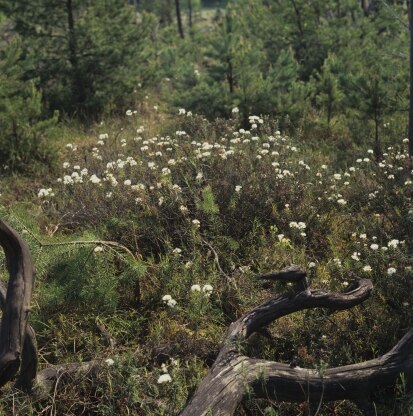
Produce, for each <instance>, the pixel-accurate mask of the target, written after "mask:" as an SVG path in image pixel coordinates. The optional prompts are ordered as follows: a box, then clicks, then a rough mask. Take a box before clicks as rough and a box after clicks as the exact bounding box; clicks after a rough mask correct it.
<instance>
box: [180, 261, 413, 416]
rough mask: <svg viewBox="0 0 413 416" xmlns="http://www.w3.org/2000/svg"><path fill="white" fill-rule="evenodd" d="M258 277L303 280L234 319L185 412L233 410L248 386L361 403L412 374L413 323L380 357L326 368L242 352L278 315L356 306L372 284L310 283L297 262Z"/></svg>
mask: <svg viewBox="0 0 413 416" xmlns="http://www.w3.org/2000/svg"><path fill="white" fill-rule="evenodd" d="M259 277H260V278H265V279H271V280H281V281H293V282H296V283H297V284H298V283H300V281H301V286H300V285H297V286H296V290H295V291H294V292H293V293H290V294H286V295H282V296H279V297H276V298H274V299H271V300H269V301H268V302H266V303H264V304H262V305H260V306H258V307H257V308H255V309H253V310H252V311H251V312H248V313H247V314H245V315H244V316H242V317H241V318H240V319H238V320H237V321H236V322H233V323H232V324H231V325H230V327H229V330H228V333H227V336H226V339H225V341H224V343H223V346H222V349H221V351H220V353H219V355H218V357H217V359H216V361H215V363H214V364H213V366H212V367H211V369H210V371H209V373H208V374H207V376H206V377H205V378H204V379H203V380H202V382H201V384H200V386H199V387H198V390H197V391H196V393H195V395H194V396H193V397H192V398H191V400H190V401H189V402H188V404H187V406H186V407H185V409H183V410H182V412H181V413H180V414H181V416H202V415H208V414H213V415H216V416H231V415H233V414H234V412H235V410H236V408H237V406H238V404H239V403H240V402H241V400H242V398H243V396H244V395H245V393H246V392H247V390H249V389H252V390H253V392H254V394H255V396H256V397H262V398H268V399H272V400H278V401H289V402H303V401H309V402H320V401H321V400H323V401H334V400H342V399H350V400H354V401H355V402H356V403H361V402H363V401H364V400H365V399H366V397H368V396H369V394H370V393H371V392H373V391H374V390H376V389H377V388H379V387H384V386H389V385H393V384H395V383H396V381H397V378H398V377H399V375H400V373H402V372H403V373H405V375H406V376H407V378H408V379H410V380H411V379H412V376H413V329H411V330H410V331H409V332H408V333H407V334H406V335H405V336H404V337H403V338H402V339H401V340H400V341H399V342H398V344H397V345H396V346H395V347H394V348H393V349H392V350H391V351H389V352H388V353H387V354H385V355H383V356H381V357H379V358H376V359H374V360H369V361H365V362H361V363H357V364H352V365H347V366H342V367H336V368H330V369H326V370H324V371H322V372H321V371H319V370H315V369H306V368H299V367H295V368H292V367H291V366H289V365H287V364H283V363H278V362H273V361H267V360H260V359H252V358H250V357H247V356H245V355H242V354H241V353H240V352H239V348H238V346H239V343H240V342H243V341H245V340H246V339H247V338H248V337H250V336H251V335H252V334H253V333H254V332H256V331H258V330H259V329H260V328H262V327H264V326H266V325H268V324H270V323H271V322H273V321H274V320H276V319H278V318H280V317H282V316H285V315H288V314H291V313H293V312H297V311H301V310H304V309H310V308H317V307H323V308H328V309H330V310H333V311H334V310H342V309H348V308H352V307H353V306H355V305H358V304H360V303H361V302H363V301H364V300H366V299H367V298H368V297H369V296H370V294H371V291H372V289H373V285H372V282H371V281H370V280H368V279H358V280H356V281H354V282H353V284H352V285H351V286H350V287H349V288H348V289H347V291H346V292H345V293H326V292H324V291H321V290H315V289H310V288H308V286H307V283H306V273H305V272H304V271H302V270H300V269H298V268H297V267H296V266H293V267H290V268H288V269H285V270H282V271H281V272H279V273H271V274H267V275H263V276H259ZM297 288H298V290H297ZM361 407H362V406H361ZM361 407H360V408H361ZM366 414H367V413H366Z"/></svg>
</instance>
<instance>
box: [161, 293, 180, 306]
mask: <svg viewBox="0 0 413 416" xmlns="http://www.w3.org/2000/svg"><path fill="white" fill-rule="evenodd" d="M162 301H163V303H164V304H165V305H167V306H169V307H170V308H174V307H175V306H176V304H177V302H176V300H175V299H173V298H172V296H171V295H165V296H164V297H163V298H162Z"/></svg>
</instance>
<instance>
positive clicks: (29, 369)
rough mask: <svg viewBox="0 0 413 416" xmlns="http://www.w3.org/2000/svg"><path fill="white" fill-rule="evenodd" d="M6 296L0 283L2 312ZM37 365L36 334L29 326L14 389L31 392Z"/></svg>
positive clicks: (0, 306) (5, 291) (4, 289)
mask: <svg viewBox="0 0 413 416" xmlns="http://www.w3.org/2000/svg"><path fill="white" fill-rule="evenodd" d="M6 296H7V289H6V286H5V285H4V283H3V282H1V281H0V308H1V310H2V311H3V310H4V308H5V306H6ZM37 363H38V354H37V342H36V334H35V332H34V330H33V328H32V327H31V326H30V325H27V328H26V335H25V338H24V344H23V351H22V356H21V365H20V372H19V376H18V378H17V380H16V384H15V387H16V388H18V389H20V390H24V391H27V392H30V391H31V389H32V387H33V383H34V381H35V380H36V375H37Z"/></svg>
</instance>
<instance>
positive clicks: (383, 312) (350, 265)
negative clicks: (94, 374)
mask: <svg viewBox="0 0 413 416" xmlns="http://www.w3.org/2000/svg"><path fill="white" fill-rule="evenodd" d="M183 110H184V109H181V110H180V111H179V112H178V113H179V114H177V115H175V116H174V117H173V118H172V119H170V120H168V122H162V123H160V125H159V126H156V123H152V124H151V125H148V126H147V125H145V123H141V121H140V120H139V118H138V117H139V116H138V115H137V114H135V113H134V112H133V111H131V114H127V115H125V119H124V123H123V125H122V126H120V127H119V126H113V127H112V128H110V127H108V126H106V125H102V126H99V127H98V130H97V131H96V132H95V133H94V136H93V137H92V138H90V139H89V140H86V141H83V142H79V143H76V142H74V141H71V142H70V143H66V144H64V145H63V146H62V149H61V161H60V165H61V168H60V173H59V174H58V175H56V177H53V178H45V179H44V181H42V182H41V183H38V185H37V188H36V189H34V191H33V198H32V204H33V212H35V213H36V215H37V217H38V218H39V220H38V221H37V224H40V227H41V229H42V231H44V232H45V233H46V234H47V235H48V237H45V233H43V234H42V233H41V232H39V231H38V230H37V229H36V227H37V226H38V225H36V226H34V225H33V226H29V229H31V230H32V231H31V232H32V233H34V234H35V236H37V237H36V238H40V239H45V238H46V239H47V241H49V242H50V244H54V243H59V244H60V243H62V244H65V242H66V243H69V242H71V243H73V244H74V245H73V246H72V245H70V246H69V247H65V246H64V245H62V246H57V247H53V246H51V247H50V248H49V249H46V247H41V248H40V249H38V248H36V247H38V246H37V245H36V244H37V243H36V239H35V238H34V237H32V234H30V233H29V234H27V235H26V236H27V239H28V241H29V242H30V244H31V247H33V250H35V253H36V257H35V258H36V259H43V258H44V256H45V255H46V253H49V254H47V255H48V256H50V259H48V261H47V262H46V261H45V264H44V265H43V267H41V268H40V273H39V279H38V285H37V288H36V291H37V295H36V296H37V299H36V302H37V305H38V307H39V310H38V311H35V314H36V316H37V319H38V322H41V323H43V322H46V321H47V322H48V324H47V325H48V326H47V327H45V326H42V324H39V328H36V329H39V330H40V337H39V339H40V343H41V344H42V343H43V342H45V340H47V339H49V338H50V337H57V338H58V341H57V343H56V346H55V347H53V348H52V347H51V346H50V345H49V344H46V342H45V344H46V345H45V346H44V348H45V357H47V359H48V360H49V361H51V362H53V360H57V359H56V357H59V356H63V355H64V356H65V357H66V356H67V354H69V355H70V354H72V353H68V352H67V349H68V348H67V345H66V344H65V339H67V336H68V335H70V337H72V338H73V339H75V338H76V333H79V334H82V341H76V346H75V347H73V351H74V352H73V354H72V358H73V360H75V358H76V357H77V355H76V354H81V353H82V354H85V355H86V356H88V357H92V356H93V354H98V355H104V359H105V360H108V359H110V360H113V362H114V363H113V365H112V364H111V365H108V366H106V371H109V372H110V374H111V377H113V378H114V379H115V380H123V381H122V383H120V382H119V386H120V387H117V388H116V389H115V390H116V391H115V393H114V395H115V396H116V397H118V398H122V397H125V393H124V392H125V389H126V390H127V389H132V390H133V392H134V395H132V396H131V397H130V398H128V399H127V401H128V404H129V405H130V406H132V407H133V406H137V401H136V400H137V399H136V397H141V398H142V397H143V399H140V400H143V401H145V405H142V406H144V409H145V410H144V413H145V414H149V415H150V414H156V412H157V411H158V410H157V409H158V408H157V407H156V405H155V404H154V403H155V402H154V400H158V399H159V398H161V399H162V400H163V401H165V402H164V403H163V404H162V406H164V407H162V408H163V409H168V410H165V411H166V412H167V413H168V412H169V414H173V413H176V412H178V411H179V409H180V408H181V407H182V406H183V405H184V403H185V402H186V400H187V398H188V395H189V393H188V391H189V390H191V389H193V388H194V387H195V386H196V385H197V383H198V381H199V379H200V378H201V377H202V374H203V369H205V366H207V365H210V364H211V361H212V360H213V358H214V356H215V354H216V352H217V351H218V348H219V345H220V342H221V340H222V337H223V335H224V333H225V332H226V329H227V326H228V325H229V323H230V322H231V321H233V320H234V319H236V317H239V316H240V315H241V314H242V313H243V312H245V310H247V309H250V308H252V307H254V306H256V305H257V304H259V303H260V302H261V301H262V300H264V299H266V298H268V296H270V295H269V293H268V290H270V291H271V292H272V293H279V292H282V291H284V290H286V288H285V287H284V286H283V285H282V284H280V283H275V284H273V285H268V286H265V285H263V286H262V285H260V284H259V282H257V281H256V280H255V279H254V278H253V276H254V274H257V273H262V272H268V271H271V270H276V269H280V268H282V267H284V266H285V265H288V264H290V263H296V264H299V265H301V266H302V267H303V268H305V269H306V270H307V272H308V276H309V279H310V280H311V284H312V286H313V287H318V288H321V289H326V290H334V291H343V290H349V289H351V281H352V279H353V278H354V277H355V276H359V277H368V278H370V279H372V280H373V282H374V285H375V294H374V296H372V298H371V299H370V300H369V301H368V302H366V303H365V305H364V306H363V307H362V308H364V309H355V310H353V311H351V312H341V313H340V314H334V315H331V316H327V315H325V313H324V312H323V311H311V312H305V313H302V314H297V315H291V316H289V317H288V318H285V319H281V320H280V321H279V326H278V327H277V329H276V330H274V329H272V328H270V329H269V331H270V335H271V336H273V337H276V339H277V342H275V343H270V345H269V344H268V342H267V341H266V340H264V339H263V340H262V342H261V340H257V342H254V343H253V344H251V345H249V346H242V348H246V349H247V350H248V353H249V354H250V355H254V354H256V355H257V356H260V357H264V358H268V359H276V360H283V361H285V362H289V361H290V360H291V359H292V357H293V356H296V357H297V359H298V361H299V365H301V366H309V367H314V368H318V367H319V366H320V365H321V364H320V363H325V364H323V365H327V364H328V365H329V366H334V365H341V364H345V363H349V362H353V361H358V360H359V359H360V358H363V359H368V358H371V357H373V356H375V355H376V354H377V353H378V352H385V351H386V350H387V349H389V348H390V347H391V346H392V345H393V344H394V342H395V340H396V339H398V338H399V335H400V333H399V332H400V331H399V329H400V328H405V327H406V326H407V325H408V322H409V319H410V310H411V307H410V305H411V304H412V302H413V295H412V293H413V292H412V291H411V290H410V289H411V284H412V283H411V282H412V281H413V280H412V274H413V273H412V266H413V264H412V258H411V247H412V240H411V235H412V232H413V229H412V227H413V206H412V205H411V197H412V190H413V188H412V180H413V174H412V171H411V168H410V166H409V163H408V161H407V158H406V151H407V145H406V143H404V142H403V141H402V140H400V142H399V143H398V144H397V145H396V144H395V145H394V146H393V148H389V149H387V151H386V152H385V154H383V157H382V158H380V159H378V160H377V159H375V158H374V155H372V154H371V152H369V151H368V149H366V150H365V151H364V152H362V153H360V154H356V155H354V158H353V163H351V164H349V165H348V166H346V167H345V168H343V169H340V168H338V167H335V165H334V164H333V161H332V160H331V157H330V155H329V154H328V153H326V152H322V153H320V152H318V151H317V152H314V151H312V148H311V145H310V144H307V143H305V142H304V141H303V140H301V139H300V138H299V137H296V136H294V135H293V136H291V137H289V136H288V135H287V134H286V133H284V132H281V131H279V129H278V126H277V123H276V122H275V121H273V120H270V119H268V118H265V117H264V118H263V117H259V116H254V117H250V119H249V123H250V129H249V130H247V129H243V128H239V126H238V120H237V119H235V118H234V119H233V120H230V121H222V120H217V121H215V122H209V121H206V120H204V119H203V118H202V117H200V116H196V115H192V114H190V113H189V114H188V112H187V111H183ZM234 114H235V115H236V114H237V113H236V112H234ZM16 227H17V228H19V227H21V225H19V224H18V223H17V225H16ZM20 229H21V228H20ZM76 241H77V243H76V244H75V242H76ZM82 241H83V242H85V241H86V243H87V241H89V243H87V244H86V243H85V244H81V242H82ZM79 242H80V243H79ZM58 247H59V248H58ZM36 250H37V251H36ZM47 250H48V251H47ZM36 261H37V260H36ZM287 290H288V288H287ZM62 314H64V316H65V317H64V318H62ZM80 314H82V315H81V316H80ZM96 315H98V317H99V327H101V322H102V323H103V324H104V326H105V328H106V330H107V332H109V333H110V334H111V335H112V336H113V338H114V339H115V340H116V347H115V349H114V350H113V349H112V350H108V348H109V347H108V341H107V340H106V337H105V336H103V335H96ZM62 321H63V322H64V323H63V324H62ZM59 327H62V331H61V332H60V333H59V334H61V335H57V333H58V329H57V328H59ZM63 334H64V335H63ZM72 338H71V339H72ZM264 341H265V342H264ZM130 348H133V350H134V351H139V353H137V355H136V356H135V357H134V358H131V357H130V356H128V355H127V354H126V353H125V351H129V350H130ZM172 358H173V359H174V360H178V359H179V362H180V363H181V364H180V365H179V366H173V365H172V366H171V364H170V362H169V361H168V360H170V359H172ZM111 362H112V361H110V363H111ZM162 365H164V367H162ZM165 366H166V367H165ZM137 368H139V369H137ZM142 368H147V371H146V370H145V371H146V372H144V371H142V370H141V369H142ZM165 370H167V371H165ZM125 380H126V381H125ZM136 380H140V381H139V382H137V381H136ZM102 395H103V396H102V397H104V398H103V399H101V400H103V401H104V402H105V403H108V402H110V403H111V404H110V406H112V407H111V408H112V409H118V407H117V406H118V405H117V404H116V403H114V402H113V401H111V399H109V398H108V397H106V396H105V395H104V393H103V392H102ZM128 397H129V396H128ZM171 398H172V399H171ZM122 400H123V399H122ZM125 400H126V399H125ZM138 401H139V400H138ZM139 403H141V402H140V401H139ZM108 406H109V405H108ZM63 413H64V412H63Z"/></svg>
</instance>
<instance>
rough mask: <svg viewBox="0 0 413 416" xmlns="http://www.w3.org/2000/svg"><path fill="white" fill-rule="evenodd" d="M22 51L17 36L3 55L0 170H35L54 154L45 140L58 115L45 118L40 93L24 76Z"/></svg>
mask: <svg viewBox="0 0 413 416" xmlns="http://www.w3.org/2000/svg"><path fill="white" fill-rule="evenodd" d="M21 53H22V52H21V45H20V42H19V40H18V39H15V40H14V41H13V42H11V43H10V45H9V46H8V47H6V48H5V49H4V50H3V51H2V52H1V54H0V125H1V130H0V171H17V170H19V171H26V172H28V171H33V170H35V169H36V162H43V163H46V164H49V165H50V164H51V163H52V161H53V157H54V151H53V148H52V146H51V144H50V142H49V143H47V142H46V140H47V136H48V133H49V132H50V130H51V128H52V127H53V126H55V124H56V121H57V120H56V116H55V117H53V118H51V119H48V120H44V119H43V117H42V102H41V94H40V92H39V91H38V90H37V89H36V87H35V85H34V82H31V81H25V80H24V78H23V76H24V71H23V68H22V62H21Z"/></svg>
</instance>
